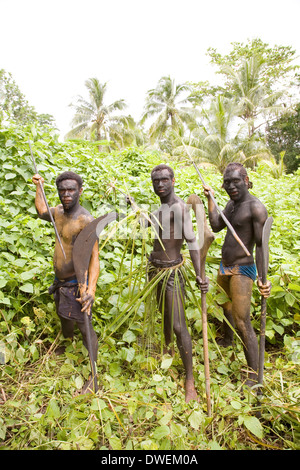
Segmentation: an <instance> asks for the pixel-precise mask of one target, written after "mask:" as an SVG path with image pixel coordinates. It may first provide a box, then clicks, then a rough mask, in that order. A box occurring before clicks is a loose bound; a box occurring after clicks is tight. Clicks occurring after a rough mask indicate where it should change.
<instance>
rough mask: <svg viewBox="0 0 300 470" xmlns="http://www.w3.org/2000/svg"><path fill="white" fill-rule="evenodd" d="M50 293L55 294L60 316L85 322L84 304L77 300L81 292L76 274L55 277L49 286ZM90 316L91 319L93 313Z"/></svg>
mask: <svg viewBox="0 0 300 470" xmlns="http://www.w3.org/2000/svg"><path fill="white" fill-rule="evenodd" d="M49 294H53V297H54V300H55V305H56V311H57V314H58V316H59V317H62V318H66V319H68V320H73V321H76V322H79V323H80V322H84V317H83V315H84V312H82V311H81V309H82V304H81V303H80V302H79V301H78V300H77V299H79V298H80V292H79V287H78V282H77V279H76V277H75V276H74V277H72V278H69V279H65V280H59V279H57V278H55V280H54V283H53V284H52V286H50V287H49ZM88 317H89V320H90V321H91V319H92V315H91V314H90V315H88Z"/></svg>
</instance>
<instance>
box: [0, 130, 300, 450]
mask: <svg viewBox="0 0 300 470" xmlns="http://www.w3.org/2000/svg"><path fill="white" fill-rule="evenodd" d="M28 138H30V140H31V142H32V148H33V151H34V154H35V157H36V161H37V166H38V169H39V172H40V173H41V174H42V175H43V177H44V178H45V181H46V184H45V191H46V194H47V198H48V201H49V204H50V205H56V204H57V203H58V197H57V194H56V188H55V177H56V176H57V174H58V173H59V172H61V171H64V170H67V169H71V170H73V171H76V172H77V173H79V174H81V175H82V176H83V179H84V192H83V195H82V198H81V203H82V204H83V205H84V206H85V207H86V208H87V209H88V210H90V211H91V213H92V214H93V216H94V217H97V216H99V215H101V214H103V213H105V212H108V211H109V210H112V208H113V209H115V208H117V209H118V210H122V211H129V209H127V207H126V205H125V204H124V201H123V196H120V194H119V193H117V192H114V191H112V190H111V186H110V184H109V183H111V182H114V183H115V185H116V186H117V187H119V188H120V189H122V190H123V191H124V192H129V193H130V194H131V195H132V196H133V197H134V198H135V200H136V202H137V204H138V206H139V207H141V208H145V209H146V208H149V207H154V205H156V204H157V203H158V201H157V198H156V196H155V194H154V193H153V190H152V184H151V180H150V171H151V169H152V168H153V166H155V165H156V164H158V163H160V162H162V161H166V159H167V158H168V162H169V164H170V165H171V166H172V167H173V168H174V171H175V175H176V192H177V194H178V195H179V196H180V197H182V198H183V199H184V200H187V198H188V196H189V195H190V194H191V193H196V194H199V195H200V196H201V195H202V194H203V190H202V184H201V182H200V181H199V179H198V177H197V175H196V173H195V171H194V169H193V167H192V166H190V165H188V164H187V163H186V162H185V161H184V160H173V161H170V160H169V158H170V157H166V155H165V154H163V153H161V152H158V151H153V150H145V149H142V148H138V147H131V148H130V147H128V148H126V149H123V150H115V151H112V152H111V153H107V152H99V150H98V145H97V143H96V145H95V144H94V143H93V142H89V141H67V142H65V143H60V142H59V141H58V139H57V136H56V134H55V132H54V131H53V130H51V129H48V130H47V131H45V129H43V128H42V127H40V126H39V125H38V124H35V125H28V126H27V127H26V126H20V125H12V124H10V125H4V124H2V127H1V129H0V160H1V170H0V171H1V181H2V184H1V189H0V215H1V218H0V223H1V236H0V243H1V254H0V286H1V291H0V362H1V365H0V404H1V407H0V442H1V448H3V449H92V450H96V449H116V450H120V449H122V450H123V449H129V450H131V449H137V450H147V449H153V450H155V449H158V450H162V449H167V450H168V449H172V450H176V449H180V450H196V449H199V450H202V449H229V450H231V449H243V450H245V449H298V448H299V437H300V427H299V423H300V420H299V418H300V417H299V411H300V410H299V360H300V337H299V332H298V330H299V322H300V311H299V299H300V283H299V278H300V268H299V248H300V246H299V235H298V234H299V224H300V216H299V188H300V185H299V183H300V174H299V171H298V172H295V173H294V174H282V175H281V176H279V177H278V178H276V179H275V178H274V177H273V176H272V175H271V173H270V172H269V170H268V168H266V167H265V165H264V164H263V163H259V164H258V166H257V168H256V171H253V170H249V176H250V180H251V181H252V182H253V189H252V190H251V191H252V193H253V194H254V195H256V196H258V197H259V198H260V199H261V200H262V202H263V203H264V204H265V205H266V207H267V209H268V212H269V215H272V217H273V218H274V223H273V227H272V233H271V237H270V268H269V276H268V278H269V279H270V280H271V282H272V284H273V289H272V294H271V297H270V298H269V299H268V315H267V332H266V339H267V341H266V343H267V344H266V355H265V377H264V379H265V387H264V391H263V392H264V393H263V396H262V397H261V398H260V400H258V398H257V396H256V392H255V390H254V391H249V390H248V389H243V381H244V378H245V377H244V375H243V368H245V365H246V362H245V358H244V354H243V350H242V346H241V344H240V341H239V339H238V338H236V339H235V345H234V347H233V348H229V349H219V348H218V347H217V345H216V343H215V341H214V340H215V337H216V335H217V334H218V333H219V328H220V320H221V319H222V314H221V309H220V307H219V306H218V301H220V300H221V299H220V294H217V293H216V284H215V279H216V273H217V268H218V261H219V258H220V250H221V246H222V241H223V237H224V234H223V233H219V234H217V236H216V239H215V241H214V243H213V244H212V246H211V249H210V251H209V254H208V257H207V266H206V271H207V275H208V276H209V278H210V291H209V293H208V294H207V296H206V297H207V306H208V320H209V354H210V372H211V395H212V417H211V418H208V417H207V413H206V400H205V386H204V366H203V349H202V332H201V328H202V327H201V311H200V310H199V309H198V308H197V301H198V304H200V301H199V299H200V294H199V292H198V291H197V289H196V288H195V284H194V280H193V278H192V277H191V279H190V284H191V286H192V287H193V290H192V289H190V288H189V289H188V294H187V306H186V315H187V319H188V324H189V328H190V331H191V336H192V341H193V357H194V375H195V381H196V387H197V390H198V392H199V395H200V402H199V403H197V402H190V403H189V404H188V405H187V404H186V403H185V401H184V370H183V366H182V363H181V361H180V357H179V354H178V351H177V350H176V347H175V356H174V357H172V356H169V355H168V354H161V347H160V346H161V324H160V316H159V315H157V316H156V322H155V324H154V332H153V338H152V343H151V348H148V349H147V350H146V351H145V349H144V348H143V347H142V346H141V336H142V331H141V328H142V319H143V313H144V312H143V304H142V303H141V305H140V307H139V308H138V309H136V312H135V315H134V316H129V317H128V318H127V319H126V320H125V321H124V322H123V323H122V324H120V325H119V327H118V328H117V329H116V328H115V324H114V321H115V320H116V319H117V318H118V316H119V315H120V314H121V313H122V312H123V311H124V308H125V307H126V303H127V302H128V299H129V293H128V289H130V287H132V286H133V285H134V281H135V280H136V282H140V283H141V284H140V288H141V289H142V288H143V287H144V284H143V279H141V277H140V276H136V277H135V272H136V271H137V272H138V273H139V272H140V271H141V269H140V267H141V265H142V263H143V260H144V257H145V253H149V252H150V250H151V239H149V238H142V237H140V238H139V237H133V236H132V234H133V232H134V230H135V227H136V226H137V224H136V223H135V222H136V217H135V215H134V214H133V215H132V213H131V214H129V213H128V217H127V219H126V225H123V226H120V227H119V228H118V230H117V231H116V233H115V234H114V235H113V236H111V238H108V239H107V240H106V241H105V240H103V243H102V245H101V246H102V248H101V251H100V253H99V259H100V266H101V273H100V277H99V281H98V287H97V293H96V301H95V304H94V309H93V311H94V320H93V321H94V327H95V330H96V332H97V334H98V337H99V356H98V363H97V369H98V374H99V382H100V390H99V392H98V393H97V394H96V395H81V394H80V390H81V388H82V385H83V383H84V381H85V380H86V379H87V377H88V375H89V373H90V366H89V360H88V356H87V352H86V350H85V348H84V347H83V344H82V341H81V338H80V336H79V335H78V336H76V337H75V339H74V341H73V342H70V341H69V342H68V341H65V344H66V346H67V347H66V352H65V353H64V354H63V355H61V356H57V355H56V354H55V348H56V346H58V345H59V344H61V342H62V341H63V338H62V337H61V334H60V325H59V321H58V319H57V316H56V313H55V308H54V302H53V299H52V298H51V297H50V296H49V294H48V287H49V285H50V284H51V283H52V280H53V267H52V255H53V247H54V231H53V228H52V226H51V224H47V223H45V222H43V221H41V220H39V219H38V218H37V216H36V211H35V207H34V196H35V187H34V185H33V184H32V182H31V178H32V175H33V172H34V171H33V167H32V161H31V158H30V152H29V146H28ZM205 179H206V181H207V182H208V184H210V185H211V186H212V187H213V188H214V189H215V191H216V194H217V198H218V203H219V204H220V206H221V207H222V206H224V205H225V203H226V201H227V196H226V194H225V192H224V191H223V190H222V189H221V184H222V175H221V174H220V173H216V172H215V171H213V170H212V169H206V170H205ZM116 180H117V181H116ZM203 200H204V204H205V203H206V201H205V198H203ZM108 234H109V232H108ZM126 276H127V277H126ZM136 287H137V285H136ZM251 314H252V321H253V325H254V327H255V329H256V331H257V332H258V331H259V320H260V296H259V293H258V290H257V288H256V287H255V288H254V289H253V296H252V312H251ZM241 369H242V371H241Z"/></svg>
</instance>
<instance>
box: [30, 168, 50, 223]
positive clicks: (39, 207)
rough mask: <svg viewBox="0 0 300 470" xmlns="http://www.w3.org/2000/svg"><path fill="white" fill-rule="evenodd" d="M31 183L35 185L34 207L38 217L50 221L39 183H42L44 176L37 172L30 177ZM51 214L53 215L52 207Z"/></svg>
mask: <svg viewBox="0 0 300 470" xmlns="http://www.w3.org/2000/svg"><path fill="white" fill-rule="evenodd" d="M32 181H33V183H34V184H35V185H36V195H35V207H36V211H37V213H38V216H39V218H40V219H43V220H47V221H48V222H51V219H50V215H49V213H48V210H47V206H46V203H45V199H44V197H43V191H42V188H41V185H44V178H43V177H42V176H40V175H38V174H36V175H34V176H33V178H32ZM50 210H51V212H52V216H53V217H54V211H55V209H54V207H51V208H50Z"/></svg>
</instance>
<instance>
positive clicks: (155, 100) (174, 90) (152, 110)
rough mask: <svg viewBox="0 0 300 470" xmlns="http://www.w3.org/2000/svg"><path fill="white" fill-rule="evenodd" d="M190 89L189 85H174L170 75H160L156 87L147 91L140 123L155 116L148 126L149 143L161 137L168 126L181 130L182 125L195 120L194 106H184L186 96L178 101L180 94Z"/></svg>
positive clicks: (174, 129) (176, 130) (187, 100)
mask: <svg viewBox="0 0 300 470" xmlns="http://www.w3.org/2000/svg"><path fill="white" fill-rule="evenodd" d="M190 91H191V90H190V87H189V85H187V84H181V85H176V84H175V81H174V80H172V79H171V78H170V77H162V78H161V79H160V80H159V82H158V84H157V87H156V88H154V89H152V90H149V91H148V93H147V97H146V104H145V107H144V113H143V115H142V119H141V124H143V123H144V122H145V121H146V120H148V119H150V118H153V117H156V119H155V121H154V122H153V123H152V124H151V126H150V128H149V138H150V142H151V143H153V142H154V141H155V140H156V139H158V140H159V139H161V137H162V136H163V135H164V133H165V132H166V130H167V129H168V128H169V127H171V128H172V130H173V131H175V132H182V130H183V128H184V125H190V124H191V123H194V122H195V114H196V110H195V108H192V107H186V106H185V105H187V104H188V103H189V99H188V97H186V98H184V99H182V100H181V101H178V99H179V96H180V95H182V94H183V93H189V92H190Z"/></svg>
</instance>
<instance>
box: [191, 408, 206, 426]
mask: <svg viewBox="0 0 300 470" xmlns="http://www.w3.org/2000/svg"><path fill="white" fill-rule="evenodd" d="M203 420H204V416H203V413H202V412H201V411H196V410H195V411H193V412H192V413H191V414H190V416H189V419H188V421H189V423H190V425H191V426H192V428H194V429H196V430H198V429H199V427H200V426H201V423H203Z"/></svg>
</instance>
